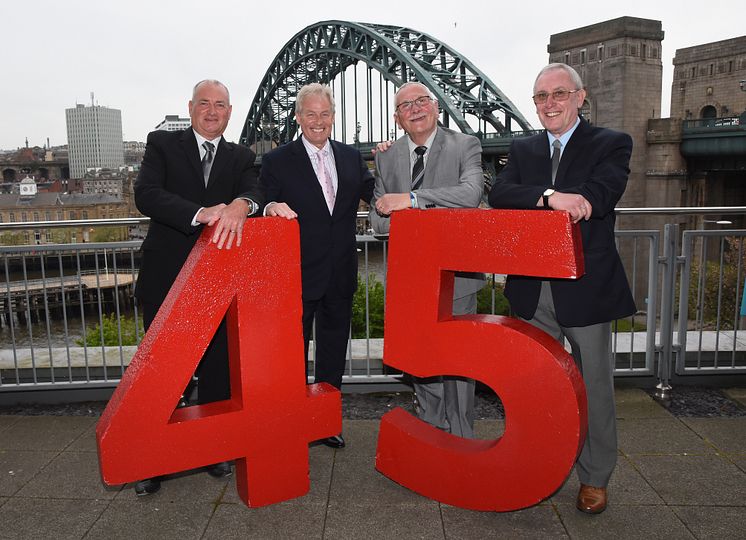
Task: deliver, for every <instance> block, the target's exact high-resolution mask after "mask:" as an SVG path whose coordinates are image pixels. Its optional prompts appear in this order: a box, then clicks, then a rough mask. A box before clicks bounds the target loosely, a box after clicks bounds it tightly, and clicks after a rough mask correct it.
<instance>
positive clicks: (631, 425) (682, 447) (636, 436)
mask: <svg viewBox="0 0 746 540" xmlns="http://www.w3.org/2000/svg"><path fill="white" fill-rule="evenodd" d="M617 433H618V438H619V449H620V450H621V451H622V452H623V453H625V454H656V455H662V454H686V455H690V454H697V455H706V454H714V453H715V449H714V448H712V447H711V446H710V445H708V444H707V443H706V442H705V441H703V440H702V438H701V437H699V436H698V435H697V434H696V433H694V432H693V431H692V430H691V429H689V428H688V427H687V426H686V425H685V424H683V423H682V422H681V421H680V420H679V419H677V418H672V417H671V418H646V419H621V420H619V421H618V422H617Z"/></svg>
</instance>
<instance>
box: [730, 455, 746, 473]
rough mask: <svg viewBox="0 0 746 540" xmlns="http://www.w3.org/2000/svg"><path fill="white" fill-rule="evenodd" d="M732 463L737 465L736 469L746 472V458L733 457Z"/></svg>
mask: <svg viewBox="0 0 746 540" xmlns="http://www.w3.org/2000/svg"><path fill="white" fill-rule="evenodd" d="M731 461H733V463H735V464H736V467H738V468H739V469H741V470H742V471H743V472H746V456H731Z"/></svg>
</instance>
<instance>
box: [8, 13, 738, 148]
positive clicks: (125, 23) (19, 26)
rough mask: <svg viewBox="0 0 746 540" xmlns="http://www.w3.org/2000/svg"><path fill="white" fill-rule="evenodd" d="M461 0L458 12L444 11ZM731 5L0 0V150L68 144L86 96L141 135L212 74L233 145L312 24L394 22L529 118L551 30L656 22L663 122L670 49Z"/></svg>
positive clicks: (720, 21)
mask: <svg viewBox="0 0 746 540" xmlns="http://www.w3.org/2000/svg"><path fill="white" fill-rule="evenodd" d="M452 6H459V8H460V11H459V12H452ZM743 6H744V4H743V0H722V1H719V0H712V1H710V2H702V1H701V0H696V1H695V0H679V1H678V2H675V3H674V4H671V3H669V2H654V1H651V0H626V1H624V2H608V1H603V0H602V1H598V0H596V1H593V2H590V1H589V2H586V1H580V0H575V1H561V0H553V1H546V0H533V1H531V0H528V1H526V0H523V1H517V0H515V1H511V2H502V1H499V0H476V1H471V2H470V1H465V2H443V0H431V1H426V0H420V1H408V2H402V1H401V0H396V1H391V0H379V1H373V2H365V3H363V2H356V1H355V0H344V1H342V0H324V1H323V2H309V1H303V2H301V1H299V0H286V1H266V0H263V1H259V2H256V1H246V0H242V1H220V0H214V1H211V2H208V1H204V0H203V1H195V0H178V1H172V0H164V1H160V0H149V1H143V0H129V1H127V2H107V1H103V0H66V1H65V2H60V1H54V2H52V1H49V0H37V1H35V2H19V1H17V0H8V1H5V0H4V1H3V2H2V5H0V21H2V25H0V39H2V46H0V69H1V70H2V78H0V97H2V104H3V112H2V116H0V118H1V119H2V121H1V122H0V149H15V148H18V147H21V146H23V145H24V144H25V139H26V137H28V141H29V145H30V146H34V145H38V146H43V145H44V144H46V140H47V138H49V142H50V144H51V145H52V146H57V145H61V144H66V142H67V134H66V126H65V109H66V108H69V107H74V106H75V104H76V103H86V104H90V93H91V92H94V93H95V99H96V102H97V103H98V104H99V105H105V106H108V107H113V108H116V109H120V110H121V111H122V128H123V131H124V140H139V141H144V140H145V138H146V136H147V133H148V132H149V131H151V130H152V129H153V128H154V127H155V125H156V124H157V123H158V122H160V121H161V120H162V119H163V117H164V115H166V114H178V115H181V116H187V114H188V111H187V102H188V101H189V98H190V92H191V88H192V86H193V84H194V83H195V82H196V81H198V80H200V79H204V78H215V79H219V80H221V81H223V82H224V83H225V84H226V85H227V86H228V88H229V89H230V91H231V99H232V102H233V116H232V118H231V122H230V124H229V126H228V129H227V131H226V136H227V138H228V139H229V140H234V141H235V140H237V139H238V136H239V133H240V131H241V126H242V124H243V122H244V120H245V118H246V113H247V111H248V108H249V105H250V103H251V101H252V99H253V97H254V94H255V93H256V90H257V86H258V85H259V83H260V81H261V79H262V78H263V76H264V74H265V72H266V70H267V68H268V67H269V65H270V64H271V62H272V60H273V59H274V57H275V55H276V54H277V53H278V52H279V51H280V50H281V48H282V47H283V45H284V44H285V43H286V42H287V41H288V40H289V39H290V38H291V37H292V36H293V35H295V34H296V33H297V32H299V31H300V30H302V29H303V28H305V27H306V26H309V25H311V24H314V23H316V22H319V21H324V20H332V19H336V20H347V21H355V22H372V23H379V24H391V25H397V26H406V27H409V28H413V29H415V30H419V31H422V32H425V33H427V34H430V35H431V36H433V37H435V38H436V39H439V40H440V41H442V42H444V43H446V44H447V45H449V46H450V47H451V48H453V49H455V50H456V51H458V52H459V53H460V54H462V55H463V56H465V57H466V58H468V59H469V60H471V61H472V62H473V63H474V64H475V65H476V66H477V67H478V68H479V69H480V70H481V71H482V72H484V73H485V74H486V75H487V76H488V77H489V78H490V79H491V80H492V82H493V83H495V84H496V85H497V86H498V87H499V88H500V89H501V90H502V91H503V93H505V95H507V97H508V98H509V99H510V100H511V101H512V102H513V103H514V104H515V105H516V106H517V107H518V109H519V110H520V111H521V113H523V115H524V116H525V117H526V118H527V119H528V121H529V122H530V123H531V124H533V125H534V127H538V126H539V122H538V121H537V119H536V115H535V113H534V109H533V104H532V103H531V98H530V96H531V86H532V84H533V79H534V76H535V74H536V72H537V71H538V70H539V68H540V67H541V66H542V65H545V64H546V63H547V61H548V55H547V44H548V43H549V36H550V35H552V34H556V33H559V32H564V31H567V30H572V29H574V28H579V27H582V26H587V25H589V24H594V23H597V22H602V21H606V20H609V19H614V18H617V17H622V16H632V17H641V18H648V19H655V20H660V21H662V23H663V31H664V32H665V39H664V40H663V55H662V59H663V104H662V107H663V108H662V111H663V114H662V115H661V116H663V117H667V116H668V112H669V100H670V89H671V77H672V71H673V70H672V59H673V55H674V53H675V51H676V49H679V48H684V47H690V46H693V45H700V44H702V43H709V42H712V41H719V40H723V39H728V38H734V37H738V36H742V35H744V34H746V27H745V26H744V20H746V17H745V15H746V9H745V8H744V7H743Z"/></svg>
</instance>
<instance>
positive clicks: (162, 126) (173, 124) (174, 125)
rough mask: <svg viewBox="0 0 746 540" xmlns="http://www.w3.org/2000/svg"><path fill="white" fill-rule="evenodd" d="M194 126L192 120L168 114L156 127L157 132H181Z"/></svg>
mask: <svg viewBox="0 0 746 540" xmlns="http://www.w3.org/2000/svg"><path fill="white" fill-rule="evenodd" d="M191 125H192V120H191V119H190V118H179V115H177V114H167V115H166V117H165V118H164V119H163V120H161V122H160V123H159V124H158V125H157V126H155V129H156V131H179V130H182V129H186V128H188V127H189V126H191Z"/></svg>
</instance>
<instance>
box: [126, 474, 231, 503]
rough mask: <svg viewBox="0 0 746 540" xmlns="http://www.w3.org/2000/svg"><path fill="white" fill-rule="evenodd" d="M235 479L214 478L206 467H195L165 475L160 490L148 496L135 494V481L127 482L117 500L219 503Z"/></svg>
mask: <svg viewBox="0 0 746 540" xmlns="http://www.w3.org/2000/svg"><path fill="white" fill-rule="evenodd" d="M233 481H234V479H233V477H232V476H231V477H229V478H213V477H212V476H210V475H209V474H207V471H205V470H204V469H195V470H192V471H184V472H181V473H177V474H172V475H169V476H167V477H165V478H164V479H163V480H162V481H161V489H160V491H158V492H157V493H154V494H152V495H148V496H147V497H138V496H137V495H136V494H135V482H131V483H129V484H125V485H124V486H123V487H122V489H121V491H120V492H119V493H117V496H116V501H117V502H124V501H131V500H140V501H143V502H149V501H153V502H155V503H158V504H167V503H205V504H217V503H218V502H219V501H220V499H221V497H222V496H223V493H225V491H226V490H227V486H228V484H229V483H230V482H233Z"/></svg>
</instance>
